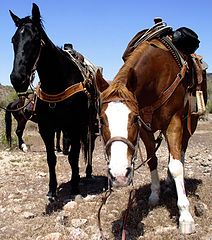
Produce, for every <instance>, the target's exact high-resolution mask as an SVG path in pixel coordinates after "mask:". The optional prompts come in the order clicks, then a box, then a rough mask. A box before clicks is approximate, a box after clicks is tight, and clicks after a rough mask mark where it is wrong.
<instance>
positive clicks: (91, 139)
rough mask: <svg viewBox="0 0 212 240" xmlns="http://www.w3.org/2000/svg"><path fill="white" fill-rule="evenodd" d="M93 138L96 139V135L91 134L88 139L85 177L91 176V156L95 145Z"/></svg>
mask: <svg viewBox="0 0 212 240" xmlns="http://www.w3.org/2000/svg"><path fill="white" fill-rule="evenodd" d="M95 140H96V135H94V134H91V136H90V140H89V143H90V144H88V148H89V149H88V163H87V167H86V178H92V172H93V169H92V158H93V151H94V147H95Z"/></svg>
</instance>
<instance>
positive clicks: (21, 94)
mask: <svg viewBox="0 0 212 240" xmlns="http://www.w3.org/2000/svg"><path fill="white" fill-rule="evenodd" d="M27 23H28V22H26V23H25V24H22V26H21V28H20V30H19V31H21V30H22V28H23V27H24V26H25V25H26V24H27ZM44 45H45V42H44V40H43V39H42V38H41V39H40V46H39V51H38V55H37V57H36V59H35V62H34V64H33V67H32V69H31V74H30V77H29V83H30V84H29V86H30V88H31V90H33V87H32V83H33V81H34V78H35V71H36V70H37V63H38V60H39V58H40V54H41V50H42V47H43V46H44ZM33 91H34V90H33ZM16 93H17V95H18V97H20V96H23V95H26V94H28V90H27V91H25V92H16Z"/></svg>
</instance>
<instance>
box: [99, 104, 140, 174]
mask: <svg viewBox="0 0 212 240" xmlns="http://www.w3.org/2000/svg"><path fill="white" fill-rule="evenodd" d="M104 103H109V101H106V102H102V103H101V104H104ZM136 117H137V121H136V122H135V123H136V124H137V125H138V131H137V137H136V138H137V139H136V143H135V144H133V143H132V142H131V141H130V140H129V139H127V138H125V137H122V136H115V137H112V138H110V139H108V140H107V141H106V142H104V153H105V159H106V161H107V164H108V165H109V162H110V161H109V152H110V148H111V145H112V143H114V142H122V143H124V144H126V145H127V146H128V147H129V148H130V149H131V150H132V152H133V154H132V157H131V167H132V172H133V171H134V165H135V161H136V160H137V153H138V148H139V140H140V134H139V131H140V127H141V124H142V122H141V121H140V117H139V116H136ZM101 125H102V124H101ZM100 128H101V129H102V127H101V126H100ZM101 135H102V133H101ZM132 174H133V173H132Z"/></svg>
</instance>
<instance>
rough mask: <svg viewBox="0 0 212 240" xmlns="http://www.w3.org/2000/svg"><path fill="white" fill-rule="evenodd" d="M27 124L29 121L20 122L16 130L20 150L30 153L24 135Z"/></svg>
mask: <svg viewBox="0 0 212 240" xmlns="http://www.w3.org/2000/svg"><path fill="white" fill-rule="evenodd" d="M26 123H27V121H25V120H24V121H20V122H19V121H18V126H17V129H16V135H17V137H18V147H19V149H20V150H22V151H24V152H27V151H28V148H27V146H26V144H25V142H24V140H23V133H24V129H25V127H26Z"/></svg>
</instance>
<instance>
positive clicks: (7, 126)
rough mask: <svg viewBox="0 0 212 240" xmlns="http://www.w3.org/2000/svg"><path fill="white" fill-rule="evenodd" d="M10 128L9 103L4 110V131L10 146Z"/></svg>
mask: <svg viewBox="0 0 212 240" xmlns="http://www.w3.org/2000/svg"><path fill="white" fill-rule="evenodd" d="M11 130H12V116H11V111H10V104H9V105H8V106H7V108H6V112H5V133H6V140H7V143H8V144H9V146H10V147H11V145H12V137H11Z"/></svg>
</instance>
